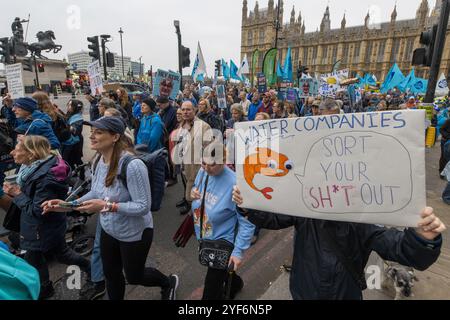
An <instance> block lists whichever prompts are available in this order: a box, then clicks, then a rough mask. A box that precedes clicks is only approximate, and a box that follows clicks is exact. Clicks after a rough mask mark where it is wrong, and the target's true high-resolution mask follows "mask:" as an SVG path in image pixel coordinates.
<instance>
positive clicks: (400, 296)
mask: <svg viewBox="0 0 450 320" xmlns="http://www.w3.org/2000/svg"><path fill="white" fill-rule="evenodd" d="M386 265H387V268H386V269H385V272H386V279H385V281H384V283H383V287H384V288H386V289H390V288H393V289H394V290H395V298H394V300H404V299H408V298H411V297H414V294H413V292H412V289H413V287H414V282H417V281H419V279H418V278H417V277H416V275H415V272H414V269H413V268H409V267H405V266H402V265H400V264H398V263H392V262H386ZM390 291H392V290H390Z"/></svg>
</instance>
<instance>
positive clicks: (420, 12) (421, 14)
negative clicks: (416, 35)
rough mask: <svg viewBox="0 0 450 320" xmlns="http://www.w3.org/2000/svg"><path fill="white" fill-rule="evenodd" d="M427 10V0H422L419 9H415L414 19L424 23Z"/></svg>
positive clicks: (428, 8)
mask: <svg viewBox="0 0 450 320" xmlns="http://www.w3.org/2000/svg"><path fill="white" fill-rule="evenodd" d="M429 10H430V7H429V6H428V0H422V2H421V3H420V7H419V9H417V12H416V20H417V21H418V22H419V24H420V25H423V24H425V21H426V19H427V17H428V12H429Z"/></svg>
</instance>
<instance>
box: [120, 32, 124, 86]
mask: <svg viewBox="0 0 450 320" xmlns="http://www.w3.org/2000/svg"><path fill="white" fill-rule="evenodd" d="M119 34H120V50H121V51H122V76H123V77H124V78H125V64H124V61H123V39H122V35H123V30H122V27H120V30H119Z"/></svg>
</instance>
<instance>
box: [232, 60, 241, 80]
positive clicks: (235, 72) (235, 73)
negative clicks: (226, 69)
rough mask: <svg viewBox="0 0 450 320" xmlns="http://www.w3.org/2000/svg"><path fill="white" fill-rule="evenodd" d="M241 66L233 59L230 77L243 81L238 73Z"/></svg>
mask: <svg viewBox="0 0 450 320" xmlns="http://www.w3.org/2000/svg"><path fill="white" fill-rule="evenodd" d="M238 72H239V68H238V67H237V65H236V64H235V63H234V62H233V60H230V77H231V79H234V80H239V81H242V79H241V77H239V75H238Z"/></svg>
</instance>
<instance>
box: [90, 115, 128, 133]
mask: <svg viewBox="0 0 450 320" xmlns="http://www.w3.org/2000/svg"><path fill="white" fill-rule="evenodd" d="M84 124H86V125H88V126H90V127H93V128H96V129H100V130H107V131H111V132H113V133H117V134H120V135H124V134H125V129H126V127H125V123H124V122H123V121H122V119H121V118H119V117H103V118H100V119H98V120H97V121H89V122H85V123H84Z"/></svg>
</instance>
